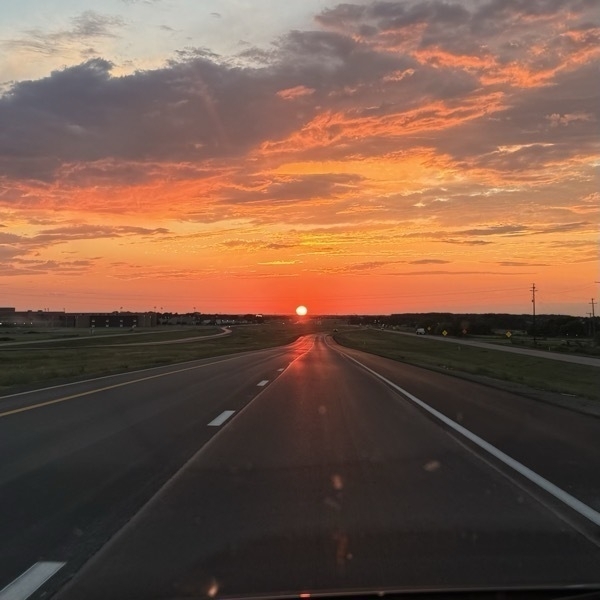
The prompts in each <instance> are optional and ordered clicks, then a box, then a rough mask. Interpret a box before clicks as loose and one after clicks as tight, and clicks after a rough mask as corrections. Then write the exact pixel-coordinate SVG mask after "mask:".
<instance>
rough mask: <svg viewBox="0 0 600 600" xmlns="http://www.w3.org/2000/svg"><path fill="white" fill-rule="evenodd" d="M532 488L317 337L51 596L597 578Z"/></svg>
mask: <svg viewBox="0 0 600 600" xmlns="http://www.w3.org/2000/svg"><path fill="white" fill-rule="evenodd" d="M358 354H362V353H358ZM364 356H365V355H362V357H364ZM373 360H374V361H377V358H373ZM396 364H398V363H396ZM410 369H412V367H408V370H410ZM390 370H393V369H392V368H391V366H390ZM407 372H408V371H407ZM437 376H438V375H437V374H436V377H437ZM439 377H440V378H444V376H442V375H439ZM450 381H451V379H450V378H445V383H446V386H448V383H449V382H450ZM464 385H465V386H468V385H473V384H470V383H469V382H465V384H464ZM473 389H476V390H477V391H478V392H480V391H481V390H479V388H478V387H476V388H473ZM440 402H443V394H442V397H441V398H440ZM467 406H468V405H467ZM465 410H466V409H465ZM506 410H507V409H506ZM580 416H581V415H580ZM503 425H504V423H503V422H502V421H501V420H500V419H497V429H498V430H501V431H502V433H501V435H504V436H509V435H510V432H508V431H506V430H504V429H503ZM579 450H580V451H581V455H580V456H578V460H579V461H580V462H586V461H588V460H592V456H590V455H589V454H588V452H587V448H586V447H585V446H584V447H582V448H580V449H579ZM591 485H592V487H593V485H595V484H594V480H592V482H591ZM536 496H537V494H536V495H531V494H530V493H528V492H527V491H526V490H524V488H523V486H521V485H515V483H514V482H513V481H512V480H511V478H510V477H506V476H505V475H504V474H503V473H501V472H500V471H499V470H498V469H494V468H490V465H489V463H488V462H487V461H485V460H481V458H479V457H478V456H477V455H476V454H475V453H474V452H473V451H471V450H469V449H468V448H466V447H465V446H464V445H463V444H461V443H457V441H456V440H455V439H454V438H453V437H452V436H451V435H448V433H447V431H446V430H445V429H444V428H443V427H440V425H439V424H438V423H436V422H434V421H432V420H431V419H430V418H428V417H427V416H424V414H423V413H422V411H421V410H419V409H418V408H416V407H415V406H414V405H412V404H410V403H409V402H406V401H405V400H403V399H402V398H401V397H400V396H399V395H398V394H397V393H396V392H394V391H393V390H392V389H391V388H390V387H389V386H388V385H385V384H384V383H382V382H381V381H379V380H377V379H376V378H374V377H373V376H372V375H370V374H369V373H368V372H366V371H365V370H364V369H362V368H360V367H358V366H357V365H356V364H354V363H352V362H351V361H349V360H348V359H347V358H345V357H344V356H342V355H341V354H340V353H338V352H337V351H335V350H334V349H332V348H330V347H329V346H328V345H327V343H326V342H325V341H324V340H323V339H322V338H320V339H318V341H317V343H316V344H315V346H314V347H313V348H312V349H311V351H310V352H307V353H306V354H304V355H302V356H301V357H299V358H298V359H297V360H296V361H295V362H294V363H293V364H292V365H290V367H289V368H288V369H286V370H285V372H284V373H283V374H282V375H281V376H280V377H279V378H277V379H276V380H275V381H274V382H273V383H272V384H270V385H269V386H268V387H266V388H265V389H264V392H262V393H261V394H260V395H259V396H258V397H257V398H256V399H255V400H254V401H253V402H252V403H251V404H248V405H246V407H245V408H243V409H242V410H241V411H240V412H238V413H236V414H235V416H233V417H232V418H231V419H230V420H229V421H228V422H227V424H226V425H224V426H223V427H222V428H221V429H220V431H219V434H218V435H216V436H215V437H213V438H212V439H211V441H210V442H209V443H207V444H206V445H205V446H204V447H203V449H202V450H201V451H199V452H198V453H197V454H196V455H195V456H194V457H193V458H192V459H191V460H190V462H188V463H187V465H186V467H185V468H184V469H182V470H181V471H180V472H179V473H178V474H177V475H176V476H175V477H174V478H173V479H172V480H171V481H170V482H169V483H168V484H167V485H166V486H165V487H164V488H163V489H162V490H161V491H160V492H159V493H158V494H157V495H156V496H155V497H154V498H153V499H152V500H151V501H150V502H149V503H148V504H147V505H146V506H145V507H144V509H143V510H142V511H140V513H138V515H136V517H135V518H134V519H133V520H132V521H131V522H130V523H129V524H128V525H127V526H126V527H124V528H123V529H122V530H121V531H120V532H119V534H118V535H117V536H116V537H115V538H113V540H111V541H110V542H109V543H108V544H107V545H106V546H105V547H104V548H103V549H102V551H101V552H100V553H99V554H98V555H97V556H95V557H94V558H93V559H92V560H91V561H90V562H89V563H88V564H87V565H86V567H84V569H83V570H82V571H81V572H80V574H79V575H78V576H76V577H75V578H74V579H73V581H72V582H71V583H70V584H69V585H68V586H66V587H65V588H64V589H63V590H62V591H61V592H60V593H59V595H58V597H57V598H58V600H70V599H75V598H82V597H85V598H89V599H90V600H93V599H94V598H107V597H110V598H115V599H119V598H128V599H132V600H134V599H136V598H140V599H141V598H148V597H153V598H161V597H164V598H172V597H186V596H194V595H195V596H198V597H205V596H207V595H211V594H214V593H217V594H218V595H224V596H227V595H239V594H281V593H298V592H300V591H305V592H309V591H313V592H314V591H319V590H328V591H333V590H340V589H348V588H351V589H365V588H368V589H390V588H392V589H406V588H411V587H417V588H423V587H427V588H429V589H431V588H433V589H437V588H447V587H449V586H451V587H473V586H501V587H505V586H511V585H515V586H535V585H557V586H559V585H573V584H590V583H597V584H600V581H599V579H600V577H599V575H598V574H599V573H600V548H599V546H598V545H597V544H596V543H594V542H593V541H590V539H586V538H585V537H584V536H583V535H581V534H580V533H579V532H578V531H576V530H575V529H573V528H572V527H570V525H569V523H568V522H567V521H568V519H567V521H566V520H564V519H563V518H561V516H560V515H558V514H557V511H556V510H554V509H553V508H552V507H550V508H548V507H547V506H546V504H545V503H544V502H540V501H539V500H538V499H537V497H536ZM591 537H593V536H591Z"/></svg>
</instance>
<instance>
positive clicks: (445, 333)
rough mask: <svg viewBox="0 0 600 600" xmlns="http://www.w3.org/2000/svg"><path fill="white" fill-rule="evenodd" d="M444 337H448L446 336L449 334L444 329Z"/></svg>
mask: <svg viewBox="0 0 600 600" xmlns="http://www.w3.org/2000/svg"><path fill="white" fill-rule="evenodd" d="M442 335H443V336H444V337H446V336H447V335H448V332H447V331H446V330H445V329H444V331H442Z"/></svg>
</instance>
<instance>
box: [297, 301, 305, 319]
mask: <svg viewBox="0 0 600 600" xmlns="http://www.w3.org/2000/svg"><path fill="white" fill-rule="evenodd" d="M306 313H308V308H306V306H302V304H301V305H300V306H298V308H296V314H297V315H298V316H299V317H304V316H306Z"/></svg>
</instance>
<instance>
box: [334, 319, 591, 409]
mask: <svg viewBox="0 0 600 600" xmlns="http://www.w3.org/2000/svg"><path fill="white" fill-rule="evenodd" d="M334 337H335V340H336V341H337V342H338V343H340V344H342V345H343V346H348V347H349V348H355V349H357V350H363V351H365V352H370V353H371V354H377V355H379V356H384V357H386V358H391V359H394V360H398V361H401V362H406V363H410V364H414V365H418V366H422V367H429V368H434V369H436V370H443V371H449V372H452V371H458V372H464V373H471V374H474V375H484V376H487V377H492V378H495V379H502V380H505V381H512V382H516V383H519V384H522V385H526V386H528V387H531V388H534V389H538V390H546V391H550V392H558V393H562V394H572V395H575V396H581V397H585V398H590V399H593V400H600V369H599V368H597V367H591V366H588V365H578V364H574V363H567V362H562V361H556V360H552V359H547V358H537V357H533V356H524V355H520V354H511V353H510V352H502V351H499V350H498V351H496V350H493V349H485V348H477V347H473V346H465V345H462V344H460V343H456V344H449V343H447V342H438V341H435V340H431V339H422V338H418V337H411V336H404V335H388V334H386V333H382V332H378V331H376V330H364V329H361V330H356V329H355V330H352V331H342V332H340V333H336V334H335V335H334Z"/></svg>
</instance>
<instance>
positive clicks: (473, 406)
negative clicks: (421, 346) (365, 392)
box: [327, 338, 600, 511]
mask: <svg viewBox="0 0 600 600" xmlns="http://www.w3.org/2000/svg"><path fill="white" fill-rule="evenodd" d="M327 343H328V344H330V345H331V346H332V347H333V348H335V349H336V350H337V351H339V352H342V353H343V354H346V355H348V356H351V357H353V358H355V359H357V360H359V361H360V362H361V363H363V364H364V365H365V366H367V367H369V368H372V369H374V370H376V371H377V372H378V373H380V374H381V375H383V376H384V377H386V378H388V379H390V380H391V381H392V382H394V383H395V384H397V385H399V386H401V387H403V388H404V389H406V390H407V391H409V392H410V393H412V394H414V395H415V396H417V397H418V398H420V399H421V400H423V401H425V402H426V403H427V404H429V405H430V406H431V407H433V408H435V409H436V410H439V411H440V412H442V413H443V414H444V415H446V416H447V417H449V418H451V419H452V420H454V421H456V422H457V423H459V424H460V425H463V426H465V427H466V428H467V429H469V430H470V431H472V432H473V433H475V434H476V435H478V436H480V437H482V438H483V439H484V440H486V441H488V442H490V443H491V444H493V445H494V446H496V447H497V448H499V449H500V450H502V451H503V452H506V453H507V454H508V455H509V456H511V457H512V458H514V459H516V460H519V461H520V462H522V463H524V464H526V465H527V466H528V467H529V468H531V469H533V470H534V471H536V472H537V473H539V474H540V475H542V476H543V477H545V478H547V479H549V480H550V481H552V482H553V483H555V484H556V485H558V486H559V487H561V488H563V489H564V490H566V491H567V492H569V493H570V494H572V495H574V496H575V497H577V498H578V499H580V500H582V501H584V502H586V503H587V504H589V505H590V506H591V507H592V508H594V509H595V510H597V511H600V476H599V475H598V473H600V453H599V452H598V450H597V449H598V440H599V439H600V418H597V417H594V416H590V415H584V414H581V413H579V412H576V411H572V410H569V409H568V408H564V407H560V406H555V405H549V404H546V403H544V402H539V401H537V400H534V399H531V398H526V397H523V396H519V395H516V394H512V393H509V392H506V391H503V390H498V389H495V388H490V387H488V386H485V385H482V384H478V383H474V382H471V381H465V380H462V379H459V378H456V377H449V376H447V375H445V374H441V373H437V372H434V371H430V370H428V369H425V368H421V367H416V366H412V365H407V364H404V363H401V362H398V361H394V360H391V359H388V358H384V357H380V356H375V355H372V354H367V353H364V352H361V351H359V350H353V349H351V348H345V347H342V346H339V345H337V344H336V343H335V342H334V341H333V340H332V339H331V338H329V339H328V341H327ZM556 368H557V369H560V365H557V367H556Z"/></svg>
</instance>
